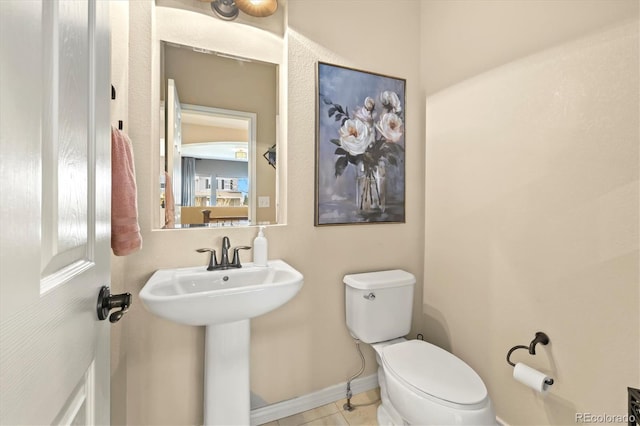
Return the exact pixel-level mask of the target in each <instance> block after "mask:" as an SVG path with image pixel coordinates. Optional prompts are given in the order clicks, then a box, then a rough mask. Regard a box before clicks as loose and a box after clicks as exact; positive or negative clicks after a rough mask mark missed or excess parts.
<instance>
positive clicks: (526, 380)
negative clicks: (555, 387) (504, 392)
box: [513, 362, 551, 394]
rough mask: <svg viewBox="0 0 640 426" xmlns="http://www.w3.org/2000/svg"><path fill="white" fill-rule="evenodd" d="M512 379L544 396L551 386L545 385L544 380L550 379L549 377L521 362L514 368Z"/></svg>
mask: <svg viewBox="0 0 640 426" xmlns="http://www.w3.org/2000/svg"><path fill="white" fill-rule="evenodd" d="M513 378H514V379H516V380H517V381H519V382H520V383H522V384H524V385H526V386H529V387H530V388H531V389H533V390H535V391H538V392H540V393H543V394H546V393H547V392H548V391H549V387H550V386H551V385H548V384H546V383H545V381H546V380H549V379H551V378H550V377H549V376H547V375H545V374H544V373H542V372H540V371H538V370H536V369H534V368H531V367H529V366H528V365H526V364H523V363H521V362H518V363H517V364H516V366H515V367H514V369H513Z"/></svg>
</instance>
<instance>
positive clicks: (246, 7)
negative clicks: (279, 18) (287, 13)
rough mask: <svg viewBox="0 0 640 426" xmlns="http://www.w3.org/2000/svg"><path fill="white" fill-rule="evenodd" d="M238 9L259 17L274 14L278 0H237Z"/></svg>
mask: <svg viewBox="0 0 640 426" xmlns="http://www.w3.org/2000/svg"><path fill="white" fill-rule="evenodd" d="M236 6H238V9H240V10H241V11H243V12H244V13H246V14H247V15H251V16H255V17H257V18H264V17H265V16H269V15H273V14H274V12H275V11H276V9H277V8H278V1H277V0H236Z"/></svg>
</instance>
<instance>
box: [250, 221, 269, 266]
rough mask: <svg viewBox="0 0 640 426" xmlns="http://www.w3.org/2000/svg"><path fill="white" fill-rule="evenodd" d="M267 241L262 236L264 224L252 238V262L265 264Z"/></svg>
mask: <svg viewBox="0 0 640 426" xmlns="http://www.w3.org/2000/svg"><path fill="white" fill-rule="evenodd" d="M267 250H268V242H267V239H266V238H265V236H264V226H261V227H260V230H259V231H258V236H257V237H256V238H255V239H254V240H253V264H254V265H255V266H267Z"/></svg>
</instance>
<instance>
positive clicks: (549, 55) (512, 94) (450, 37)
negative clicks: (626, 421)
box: [421, 1, 640, 425]
mask: <svg viewBox="0 0 640 426" xmlns="http://www.w3.org/2000/svg"><path fill="white" fill-rule="evenodd" d="M462 4H464V6H465V7H462ZM514 4H515V5H517V7H516V6H515V5H514ZM422 13H423V23H434V25H424V26H423V33H422V37H423V44H422V54H421V56H422V58H423V65H424V64H425V63H426V64H428V65H429V66H425V67H424V68H423V70H422V71H423V84H424V87H425V91H427V92H430V93H431V92H434V91H436V90H437V89H443V88H444V87H446V85H447V81H446V80H447V78H452V79H453V80H455V81H456V82H457V81H459V80H462V79H463V78H468V79H467V80H466V81H463V82H461V83H459V84H457V85H453V86H450V87H446V88H444V90H441V91H439V92H438V93H436V94H433V95H432V96H430V97H428V98H427V115H426V129H427V130H426V142H427V150H426V190H425V194H426V196H425V199H426V214H425V266H424V269H425V273H424V279H425V281H424V312H425V318H424V324H425V328H426V330H427V331H426V336H427V337H428V338H430V339H431V340H433V341H435V342H436V343H438V344H440V345H442V346H444V347H445V348H447V349H449V350H452V351H453V352H454V353H455V354H457V355H458V356H460V357H461V358H462V359H464V360H465V361H467V362H468V363H469V364H470V365H471V366H472V367H473V368H474V369H475V370H476V371H478V373H479V374H480V375H481V376H482V377H483V379H484V380H485V383H486V384H487V386H488V388H489V392H490V394H491V395H492V398H493V400H494V403H495V405H496V409H497V413H498V415H499V416H500V417H501V418H502V419H503V420H504V421H506V423H508V424H512V425H517V424H536V425H538V424H573V423H574V422H575V419H576V417H575V415H576V413H577V412H589V413H593V414H603V413H606V414H610V415H616V414H618V415H622V414H625V413H626V387H627V386H634V387H637V386H638V385H640V372H639V364H640V347H639V346H640V339H639V333H638V329H639V328H638V326H639V317H638V306H640V298H639V285H638V283H639V274H638V268H639V263H638V231H639V230H638V221H639V217H638V193H639V187H638V170H639V162H638V144H639V127H640V123H639V118H638V116H639V111H638V104H639V98H638V96H639V85H638V80H639V75H638V63H639V57H638V50H639V49H638V47H639V46H638V21H637V16H638V3H637V2H636V1H626V2H625V1H612V2H573V1H569V2H562V1H561V2H539V1H519V2H505V1H492V2H486V1H469V2H446V1H429V2H426V3H424V8H423V10H422ZM634 16H635V20H632V21H630V22H629V21H628V19H629V18H633V17H634ZM616 18H617V19H616ZM625 19H627V20H626V21H625ZM435 22H438V24H437V25H435ZM545 23H547V25H545ZM564 23H567V26H569V27H572V28H582V29H583V30H584V31H583V32H582V33H581V34H578V32H571V31H569V32H567V31H566V28H562V25H561V24H563V25H564ZM514 24H517V25H516V26H515V27H514V26H513V25H514ZM538 26H540V29H534V27H535V28H537V27H538ZM512 27H513V28H512ZM509 28H511V30H509ZM445 29H446V31H445ZM452 29H457V34H453V33H452V32H451V31H452ZM541 31H544V32H545V33H547V35H545V37H546V40H552V41H553V42H552V43H551V42H550V43H546V42H545V43H542V44H536V43H537V42H538V41H537V40H536V37H537V35H538V34H539V33H540V32H541ZM549 33H551V35H548V34H549ZM476 39H477V42H476V41H474V40H476ZM449 47H455V49H452V50H451V51H445V49H448V48H449ZM534 51H535V52H536V53H535V54H534V55H532V56H528V57H523V55H525V54H530V53H533V52H534ZM497 53H500V55H499V56H500V57H499V58H498V57H497V56H495V54H497ZM439 55H444V56H439ZM492 55H494V56H493V57H492ZM436 58H440V59H441V60H440V61H438V60H436ZM507 62H508V63H507ZM504 63H507V64H506V65H502V66H500V67H497V68H495V67H496V66H497V65H501V64H504ZM485 70H489V71H487V72H485V73H482V74H479V71H485ZM539 330H543V331H545V332H546V333H547V334H548V335H549V336H550V338H551V344H550V345H549V346H548V347H539V351H538V354H537V355H536V356H529V355H527V353H526V352H523V351H521V352H516V353H514V356H513V360H514V361H522V362H526V363H529V364H530V365H532V366H534V367H536V368H539V369H541V370H542V371H545V372H548V373H549V374H550V375H552V376H553V377H554V378H555V379H556V384H555V385H554V386H553V390H552V391H551V393H550V394H549V395H548V396H547V397H546V398H541V397H540V396H539V395H538V394H536V393H535V392H533V391H531V390H530V389H527V388H526V387H524V386H523V385H521V384H519V383H517V382H516V381H514V380H513V378H512V376H511V375H512V368H511V367H510V366H508V365H507V363H506V360H505V355H506V353H507V351H508V350H509V348H510V347H512V346H514V345H517V344H528V343H529V341H530V340H531V339H532V338H533V336H534V334H535V332H536V331H539Z"/></svg>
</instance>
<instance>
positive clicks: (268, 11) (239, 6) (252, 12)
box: [201, 0, 278, 21]
mask: <svg viewBox="0 0 640 426" xmlns="http://www.w3.org/2000/svg"><path fill="white" fill-rule="evenodd" d="M201 1H206V2H211V10H213V12H214V13H215V14H216V16H218V17H219V18H221V19H224V20H226V21H233V20H234V19H236V18H237V17H238V12H239V11H242V12H243V13H246V14H247V15H249V16H254V17H256V18H264V17H266V16H270V15H273V14H274V13H275V11H276V9H278V0H213V1H211V0H201Z"/></svg>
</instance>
